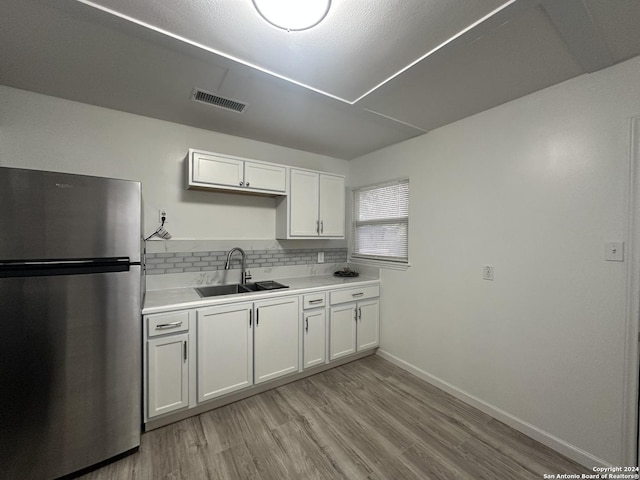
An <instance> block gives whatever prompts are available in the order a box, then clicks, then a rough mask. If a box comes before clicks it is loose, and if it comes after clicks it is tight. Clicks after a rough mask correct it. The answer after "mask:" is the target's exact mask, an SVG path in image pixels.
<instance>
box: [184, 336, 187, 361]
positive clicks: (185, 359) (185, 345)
mask: <svg viewBox="0 0 640 480" xmlns="http://www.w3.org/2000/svg"><path fill="white" fill-rule="evenodd" d="M183 345H184V349H183V350H184V361H185V362H186V361H187V341H186V340H185V341H184V343H183Z"/></svg>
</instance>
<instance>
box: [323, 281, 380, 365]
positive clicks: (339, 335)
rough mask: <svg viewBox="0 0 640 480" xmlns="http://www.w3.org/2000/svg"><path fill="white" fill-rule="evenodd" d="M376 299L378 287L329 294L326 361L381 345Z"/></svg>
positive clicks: (378, 292)
mask: <svg viewBox="0 0 640 480" xmlns="http://www.w3.org/2000/svg"><path fill="white" fill-rule="evenodd" d="M379 296H380V287H379V286H378V285H373V286H367V287H362V288H350V289H340V290H334V291H332V292H331V293H330V294H329V303H330V305H331V308H330V310H329V335H330V338H329V360H336V359H338V358H341V357H344V356H347V355H350V354H353V353H356V352H361V351H363V350H367V349H370V348H375V347H377V346H378V345H380V299H379V298H378V297H379ZM356 300H357V301H356Z"/></svg>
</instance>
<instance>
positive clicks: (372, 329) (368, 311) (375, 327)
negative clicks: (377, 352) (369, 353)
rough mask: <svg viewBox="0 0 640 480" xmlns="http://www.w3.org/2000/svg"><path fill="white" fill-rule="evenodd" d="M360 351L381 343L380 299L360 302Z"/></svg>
mask: <svg viewBox="0 0 640 480" xmlns="http://www.w3.org/2000/svg"><path fill="white" fill-rule="evenodd" d="M357 336H358V351H360V350H366V349H367V348H374V347H377V346H378V345H380V300H377V299H376V300H370V301H366V302H358V334H357Z"/></svg>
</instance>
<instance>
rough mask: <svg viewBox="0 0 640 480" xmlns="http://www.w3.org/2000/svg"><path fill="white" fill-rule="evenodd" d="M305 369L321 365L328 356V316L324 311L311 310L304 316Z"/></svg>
mask: <svg viewBox="0 0 640 480" xmlns="http://www.w3.org/2000/svg"><path fill="white" fill-rule="evenodd" d="M303 320H304V322H303V328H304V368H309V367H313V366H315V365H321V364H323V363H324V362H325V355H326V338H325V337H326V334H325V332H326V314H325V311H324V308H323V309H319V310H311V311H308V312H305V313H304V315H303Z"/></svg>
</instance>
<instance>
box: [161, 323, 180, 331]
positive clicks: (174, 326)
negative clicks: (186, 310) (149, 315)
mask: <svg viewBox="0 0 640 480" xmlns="http://www.w3.org/2000/svg"><path fill="white" fill-rule="evenodd" d="M180 325H182V322H171V323H161V324H160V325H156V330H162V329H163V328H176V327H179V326H180Z"/></svg>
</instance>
